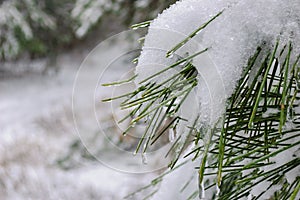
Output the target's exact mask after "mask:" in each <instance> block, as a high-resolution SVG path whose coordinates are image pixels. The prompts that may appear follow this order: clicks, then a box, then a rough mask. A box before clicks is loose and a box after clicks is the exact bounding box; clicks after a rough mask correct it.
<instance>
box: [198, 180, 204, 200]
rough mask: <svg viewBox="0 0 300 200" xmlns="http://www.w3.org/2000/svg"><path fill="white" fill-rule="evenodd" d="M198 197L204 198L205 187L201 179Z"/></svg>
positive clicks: (201, 199) (202, 199)
mask: <svg viewBox="0 0 300 200" xmlns="http://www.w3.org/2000/svg"><path fill="white" fill-rule="evenodd" d="M199 199H200V200H205V187H204V182H203V181H202V182H201V183H200V184H199Z"/></svg>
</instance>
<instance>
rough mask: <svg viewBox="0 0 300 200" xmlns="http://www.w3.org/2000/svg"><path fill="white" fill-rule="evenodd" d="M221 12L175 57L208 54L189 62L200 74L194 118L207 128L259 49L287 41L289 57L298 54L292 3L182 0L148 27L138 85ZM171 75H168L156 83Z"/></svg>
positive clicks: (299, 6) (299, 25)
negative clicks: (197, 115) (198, 115)
mask: <svg viewBox="0 0 300 200" xmlns="http://www.w3.org/2000/svg"><path fill="white" fill-rule="evenodd" d="M222 10H224V12H223V14H221V15H220V16H219V17H218V18H216V19H215V20H214V21H213V22H212V23H211V24H209V25H208V26H207V27H206V28H205V29H204V30H202V31H201V32H200V33H198V34H197V35H196V36H195V37H194V38H193V39H192V40H191V41H189V42H188V43H187V44H186V45H184V46H183V47H182V48H180V49H179V50H178V51H176V52H175V54H176V55H177V56H180V57H186V55H187V54H188V55H192V54H194V53H196V52H198V51H200V50H203V49H204V48H210V49H209V50H208V52H207V53H205V54H203V55H201V56H198V57H196V58H194V59H193V64H194V65H195V66H196V68H197V70H198V73H199V77H198V78H199V84H198V85H199V87H198V88H197V91H196V92H197V93H198V98H197V100H198V101H199V103H200V110H199V111H198V110H197V111H196V112H200V113H201V114H202V115H201V118H202V121H206V122H209V123H210V124H214V123H215V122H216V120H217V119H218V117H219V116H220V115H221V114H222V111H223V110H224V103H225V100H226V98H228V97H229V96H230V95H231V94H232V92H233V90H234V88H235V86H236V82H237V80H238V79H239V77H240V74H241V72H242V69H243V67H244V66H245V65H246V64H247V61H248V59H249V58H250V57H251V56H252V55H253V54H254V53H255V50H256V48H257V47H258V46H259V45H262V44H267V45H268V46H269V47H270V49H271V48H272V46H273V45H274V44H275V42H276V40H277V38H278V37H279V38H280V41H281V42H280V44H281V47H282V46H283V45H284V44H287V43H288V42H289V41H292V42H293V46H294V54H298V53H299V51H300V44H299V41H297V39H298V38H299V29H300V14H299V13H300V2H299V1H297V0H288V1H274V0H266V1H259V0H254V1H249V0H225V1H223V0H222V1H221V0H214V1H211V0H202V1H198V0H183V1H178V2H177V3H176V4H174V5H172V6H171V7H170V8H169V9H167V10H165V11H164V12H163V13H162V14H160V15H159V16H158V17H157V18H156V19H155V20H154V21H153V22H152V23H151V25H150V27H149V31H148V34H147V36H146V38H145V44H144V47H143V51H142V53H141V55H140V58H139V62H138V66H137V70H136V73H137V74H138V75H139V79H138V80H137V82H139V81H141V80H143V79H145V78H146V77H147V76H149V75H151V74H154V73H155V72H157V71H159V70H160V69H163V68H165V67H166V66H169V65H170V64H171V63H173V62H174V59H172V58H166V56H165V55H166V52H167V51H169V50H171V49H172V48H173V47H174V46H175V45H177V44H178V43H180V42H181V41H182V40H183V39H185V38H186V37H187V36H188V35H189V34H191V33H192V32H193V31H194V30H196V29H197V28H199V27H200V26H201V25H202V24H204V23H205V22H207V21H208V20H210V19H211V18H212V17H213V16H215V15H216V14H217V13H219V12H220V11H222ZM279 48H280V47H279ZM292 57H293V56H292ZM294 57H295V56H294ZM173 73H174V72H173ZM171 74H172V72H170V73H169V72H167V73H165V74H163V75H162V76H160V77H158V78H157V79H156V80H155V81H158V80H162V79H165V78H166V77H169V76H171ZM194 103H196V102H194Z"/></svg>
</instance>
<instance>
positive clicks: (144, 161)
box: [142, 153, 148, 165]
mask: <svg viewBox="0 0 300 200" xmlns="http://www.w3.org/2000/svg"><path fill="white" fill-rule="evenodd" d="M142 162H143V164H144V165H147V164H148V160H147V155H146V153H142Z"/></svg>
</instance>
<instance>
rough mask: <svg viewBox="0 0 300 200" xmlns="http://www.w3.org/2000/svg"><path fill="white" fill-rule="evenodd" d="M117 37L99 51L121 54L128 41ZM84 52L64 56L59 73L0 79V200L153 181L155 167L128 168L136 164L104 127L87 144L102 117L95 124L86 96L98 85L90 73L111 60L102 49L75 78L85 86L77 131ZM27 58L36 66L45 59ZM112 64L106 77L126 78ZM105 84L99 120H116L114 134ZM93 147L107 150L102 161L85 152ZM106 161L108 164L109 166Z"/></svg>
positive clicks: (95, 193) (117, 189)
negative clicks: (104, 102) (77, 86)
mask: <svg viewBox="0 0 300 200" xmlns="http://www.w3.org/2000/svg"><path fill="white" fill-rule="evenodd" d="M115 44H117V45H111V44H110V43H107V46H106V47H105V49H102V53H103V52H105V53H106V55H121V53H123V52H124V51H126V50H128V49H129V46H130V45H129V44H130V42H127V41H126V40H122V41H116V43H115ZM84 55H85V54H83V53H80V52H76V51H74V52H71V53H65V54H61V55H59V57H58V62H57V65H59V67H60V70H59V72H58V74H54V75H41V74H39V73H30V74H27V75H24V76H19V77H7V76H4V77H2V79H1V80H0V91H1V93H0V113H1V115H0V185H1V187H0V199H3V200H6V199H7V200H17V199H53V200H54V199H64V200H65V199H72V200H73V199H101V200H102V199H104V200H105V199H116V200H117V199H122V197H124V196H125V195H127V194H128V193H130V192H132V191H134V190H136V189H138V188H140V187H141V186H143V185H145V184H148V183H149V181H150V180H151V179H152V178H153V177H154V176H155V173H133V172H131V173H129V172H127V171H126V170H127V169H130V167H132V166H130V163H129V162H127V160H126V158H124V157H122V154H117V153H116V152H115V149H114V148H113V147H111V145H110V142H109V141H108V139H106V137H105V136H104V135H103V134H102V133H101V134H99V137H100V138H99V139H98V140H96V141H90V146H88V149H87V148H86V147H85V146H84V144H83V143H82V141H81V140H80V137H81V138H83V140H84V138H85V137H86V138H90V137H93V136H95V133H97V132H100V128H99V126H98V124H97V123H92V122H93V121H95V114H94V113H93V112H89V111H90V110H91V109H92V110H93V109H94V104H93V103H91V101H90V99H89V98H87V95H88V93H89V89H93V90H94V89H95V87H96V85H92V86H91V84H94V83H93V82H92V80H93V79H92V78H91V77H95V74H99V73H100V72H102V71H103V69H104V67H103V63H106V62H107V59H108V57H107V56H105V55H103V54H101V50H100V52H99V51H98V52H97V53H94V54H91V55H90V56H89V58H88V59H87V60H86V62H85V63H87V64H86V66H87V65H88V68H85V70H84V71H81V72H80V77H81V78H80V80H77V83H78V82H80V84H81V86H82V89H81V90H80V91H78V92H79V93H76V94H80V95H77V96H76V98H75V100H76V105H75V110H76V111H78V110H80V111H81V112H76V120H77V121H76V122H77V123H78V124H77V126H78V127H80V131H79V132H80V133H79V134H80V135H78V130H76V126H75V123H74V119H73V113H72V91H73V86H74V82H75V78H76V74H77V73H78V71H79V69H80V65H81V62H82V61H83V58H84ZM27 64H28V65H33V66H34V65H37V66H39V65H42V64H43V60H40V61H36V62H33V63H27ZM19 65H20V66H21V65H24V63H19ZM25 67H26V66H25ZM127 68H128V67H127ZM127 68H125V69H127ZM119 69H120V68H119ZM115 70H116V71H114V72H111V71H110V75H111V77H107V74H105V75H106V77H105V81H109V80H112V79H114V78H117V79H119V78H121V75H123V73H124V70H123V71H122V70H117V68H116V69H115ZM108 91H110V88H108V89H106V90H105V88H104V89H103V88H99V90H98V91H97V95H98V96H97V102H96V104H95V105H96V106H97V112H99V113H100V114H99V115H98V116H99V119H101V120H103V121H101V120H100V123H102V122H103V123H102V128H103V127H104V126H106V125H107V126H109V127H112V129H113V131H110V132H109V133H114V134H115V135H112V136H111V138H115V139H116V138H119V135H118V134H120V131H118V127H117V126H116V125H115V124H114V120H113V119H110V118H111V115H112V112H111V109H110V105H105V106H102V107H101V105H100V102H101V98H104V97H105V95H107V93H108ZM92 101H94V99H93V98H92ZM105 107H108V108H105ZM114 130H115V131H114ZM109 133H108V134H109ZM92 146H93V147H94V149H95V150H96V151H97V152H102V154H99V155H98V157H97V158H98V159H99V160H96V159H95V158H94V157H93V156H91V155H90V154H89V153H88V151H87V150H93V149H91V148H92ZM130 155H131V157H133V158H134V159H135V163H136V165H137V166H139V168H143V166H145V165H144V164H142V159H141V157H139V156H136V157H134V156H133V155H132V153H131V154H130ZM101 161H102V162H101ZM106 162H109V163H110V164H111V166H108V165H105V164H107V163H106ZM119 164H122V167H118V165H119ZM147 166H148V165H147ZM127 167H128V168H127ZM150 169H152V168H151V167H148V171H149V170H150ZM137 172H138V171H137Z"/></svg>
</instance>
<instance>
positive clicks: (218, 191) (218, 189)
mask: <svg viewBox="0 0 300 200" xmlns="http://www.w3.org/2000/svg"><path fill="white" fill-rule="evenodd" d="M219 195H220V187H219V185H218V183H216V196H217V197H219Z"/></svg>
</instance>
